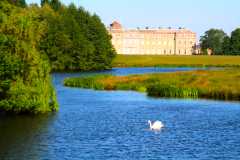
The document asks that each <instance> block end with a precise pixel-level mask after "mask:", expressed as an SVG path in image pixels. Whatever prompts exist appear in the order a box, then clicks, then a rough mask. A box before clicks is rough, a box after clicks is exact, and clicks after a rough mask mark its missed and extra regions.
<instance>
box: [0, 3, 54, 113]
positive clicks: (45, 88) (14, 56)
mask: <svg viewBox="0 0 240 160" xmlns="http://www.w3.org/2000/svg"><path fill="white" fill-rule="evenodd" d="M0 8H2V10H1V11H0V15H2V17H4V18H2V21H1V25H0V49H1V50H0V95H1V98H0V109H1V110H5V111H7V112H14V113H23V112H28V113H29V112H30V113H44V112H49V111H55V110H57V107H58V106H57V102H56V97H55V96H56V95H55V93H54V92H55V91H54V89H53V87H52V85H51V77H50V75H49V73H50V66H49V64H48V63H49V62H48V60H47V59H46V58H44V56H43V55H41V54H40V52H39V50H38V49H37V48H38V44H39V42H40V41H41V38H42V35H44V34H45V29H46V27H45V26H46V21H44V20H42V19H41V15H40V10H39V8H37V7H36V6H32V7H27V8H25V9H21V8H18V7H15V6H11V5H10V4H8V3H6V2H0Z"/></svg>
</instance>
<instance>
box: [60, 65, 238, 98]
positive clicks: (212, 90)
mask: <svg viewBox="0 0 240 160" xmlns="http://www.w3.org/2000/svg"><path fill="white" fill-rule="evenodd" d="M64 85H65V86H69V87H81V88H92V89H96V90H134V91H138V92H146V93H147V94H148V95H149V96H155V97H177V98H208V99H219V100H240V71H239V70H238V69H234V68H228V69H224V70H214V71H213V70H199V71H185V72H175V73H160V74H159V73H157V74H144V75H129V76H111V75H97V76H90V77H75V78H66V79H65V81H64Z"/></svg>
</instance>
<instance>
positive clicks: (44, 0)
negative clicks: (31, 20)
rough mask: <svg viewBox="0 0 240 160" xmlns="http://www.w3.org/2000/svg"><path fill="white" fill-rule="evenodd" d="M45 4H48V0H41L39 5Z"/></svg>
mask: <svg viewBox="0 0 240 160" xmlns="http://www.w3.org/2000/svg"><path fill="white" fill-rule="evenodd" d="M45 4H50V0H41V6H43V5H45Z"/></svg>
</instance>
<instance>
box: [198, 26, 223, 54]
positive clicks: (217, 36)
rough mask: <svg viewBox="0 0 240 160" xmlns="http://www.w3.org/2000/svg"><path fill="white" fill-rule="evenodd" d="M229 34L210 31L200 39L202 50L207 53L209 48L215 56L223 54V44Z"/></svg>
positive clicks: (215, 30)
mask: <svg viewBox="0 0 240 160" xmlns="http://www.w3.org/2000/svg"><path fill="white" fill-rule="evenodd" d="M226 36H227V34H226V33H225V32H224V31H223V30H221V29H210V30H208V31H206V32H205V34H204V35H203V36H201V38H200V44H201V49H202V50H203V51H205V52H206V50H207V49H208V48H209V49H211V50H212V51H213V54H214V55H220V54H223V47H222V46H223V42H224V38H225V37H226Z"/></svg>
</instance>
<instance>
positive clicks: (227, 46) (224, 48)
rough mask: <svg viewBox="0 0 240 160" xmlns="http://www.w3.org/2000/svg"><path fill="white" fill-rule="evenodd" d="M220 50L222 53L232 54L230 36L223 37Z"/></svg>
mask: <svg viewBox="0 0 240 160" xmlns="http://www.w3.org/2000/svg"><path fill="white" fill-rule="evenodd" d="M222 52H223V54H224V55H230V54H232V48H231V38H230V37H229V36H226V37H224V40H223V44H222Z"/></svg>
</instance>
